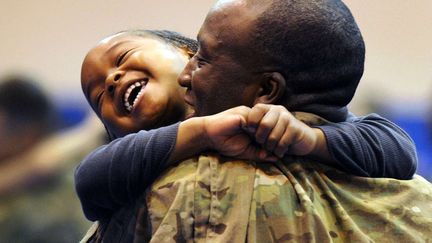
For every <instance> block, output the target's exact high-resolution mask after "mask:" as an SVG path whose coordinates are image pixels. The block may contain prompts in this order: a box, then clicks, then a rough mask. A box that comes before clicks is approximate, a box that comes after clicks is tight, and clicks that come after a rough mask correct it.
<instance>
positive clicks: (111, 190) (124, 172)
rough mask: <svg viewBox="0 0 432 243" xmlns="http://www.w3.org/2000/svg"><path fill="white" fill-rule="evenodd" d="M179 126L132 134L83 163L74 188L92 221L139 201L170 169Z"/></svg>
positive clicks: (102, 148)
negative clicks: (171, 154)
mask: <svg viewBox="0 0 432 243" xmlns="http://www.w3.org/2000/svg"><path fill="white" fill-rule="evenodd" d="M178 126H179V124H178V123H177V124H174V125H171V126H168V127H163V128H160V129H157V130H151V131H140V132H138V133H134V134H129V135H127V136H125V137H123V138H120V139H116V140H114V141H112V142H111V143H109V144H107V145H104V146H101V147H99V148H98V149H96V150H95V151H93V152H92V153H90V154H89V155H88V156H87V157H86V158H84V159H83V160H82V161H81V163H80V164H79V165H78V166H77V168H76V170H75V189H76V192H77V194H78V197H79V199H80V201H81V205H82V207H83V211H84V214H85V215H86V217H87V218H88V219H89V220H99V219H101V218H104V217H106V216H109V215H110V214H111V213H112V212H113V211H114V210H115V209H117V208H119V207H120V206H122V205H125V204H126V203H128V202H130V201H131V200H133V199H135V198H137V197H138V196H139V195H140V193H141V192H142V191H143V190H144V189H145V188H146V185H148V184H149V183H150V182H151V181H152V180H153V179H154V178H156V176H157V175H159V174H160V173H161V172H162V171H163V169H165V168H166V167H167V166H168V165H167V161H168V157H169V155H170V153H171V150H172V149H173V148H174V146H175V140H176V134H177V130H178Z"/></svg>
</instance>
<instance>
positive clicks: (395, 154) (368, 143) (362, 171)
mask: <svg viewBox="0 0 432 243" xmlns="http://www.w3.org/2000/svg"><path fill="white" fill-rule="evenodd" d="M318 128H320V129H321V130H322V131H323V132H324V134H325V137H326V139H327V146H328V149H329V152H330V155H331V156H332V157H333V158H334V160H335V161H336V162H337V165H338V167H340V168H341V169H342V170H344V171H346V172H348V173H350V174H354V175H359V176H368V177H390V178H396V179H410V178H412V176H413V175H414V173H415V171H416V169H417V154H416V148H415V144H414V142H413V140H412V139H411V138H410V137H409V135H408V134H407V133H406V132H405V131H403V130H402V129H401V128H400V127H398V126H397V125H396V124H394V123H393V122H391V121H389V120H387V119H385V118H383V117H381V116H379V115H377V114H370V115H367V116H364V117H355V116H350V117H349V118H348V119H347V121H345V122H340V123H331V124H329V125H324V126H319V127H318Z"/></svg>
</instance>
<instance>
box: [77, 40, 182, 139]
mask: <svg viewBox="0 0 432 243" xmlns="http://www.w3.org/2000/svg"><path fill="white" fill-rule="evenodd" d="M188 60H189V56H188V54H187V53H186V52H183V51H182V50H180V49H177V48H174V47H172V46H170V45H168V44H166V43H164V42H163V41H161V40H159V39H156V38H153V37H151V36H149V37H140V36H132V35H128V34H118V35H114V36H111V37H108V38H106V39H104V40H103V41H101V42H100V43H99V44H98V45H97V46H96V47H94V48H93V49H91V50H90V52H89V53H88V54H87V56H86V58H85V59H84V62H83V64H82V70H81V85H82V89H83V92H84V95H85V96H86V98H87V100H88V102H89V103H90V105H91V107H92V108H93V110H94V111H95V112H96V114H97V115H98V116H99V117H100V119H101V120H102V122H103V123H104V124H105V126H106V127H107V129H108V130H109V131H110V132H111V133H114V135H115V136H116V137H121V136H124V135H126V134H129V133H132V132H137V131H139V130H142V129H146V130H148V129H151V128H155V127H160V126H164V125H168V124H172V123H175V122H177V121H180V120H182V119H184V118H185V116H186V115H187V113H188V110H189V108H188V106H187V105H186V104H185V102H184V100H183V97H184V92H185V91H184V89H183V88H181V87H180V86H179V85H178V83H177V82H176V80H177V77H178V75H179V74H180V72H181V71H182V70H183V68H184V66H185V65H186V63H187V62H188Z"/></svg>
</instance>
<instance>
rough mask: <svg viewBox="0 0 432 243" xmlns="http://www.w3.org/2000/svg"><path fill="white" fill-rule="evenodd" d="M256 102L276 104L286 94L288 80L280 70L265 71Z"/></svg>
mask: <svg viewBox="0 0 432 243" xmlns="http://www.w3.org/2000/svg"><path fill="white" fill-rule="evenodd" d="M263 75H264V78H263V81H262V82H261V84H260V85H261V87H260V89H259V91H258V93H257V97H256V99H255V103H254V104H258V103H263V104H275V103H276V102H277V101H278V100H279V99H280V98H282V96H283V95H284V94H285V92H286V91H285V88H286V80H285V78H284V76H283V75H282V74H281V73H279V72H271V73H264V74H263Z"/></svg>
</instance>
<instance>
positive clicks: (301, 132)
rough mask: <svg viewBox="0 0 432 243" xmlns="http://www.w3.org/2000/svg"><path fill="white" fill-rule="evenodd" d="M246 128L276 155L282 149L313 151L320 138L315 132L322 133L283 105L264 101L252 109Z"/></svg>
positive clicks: (280, 155) (292, 152)
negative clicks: (297, 117) (269, 103)
mask: <svg viewBox="0 0 432 243" xmlns="http://www.w3.org/2000/svg"><path fill="white" fill-rule="evenodd" d="M247 129H248V131H249V132H250V133H251V134H253V136H254V137H255V140H256V141H257V142H258V143H259V144H261V145H262V146H263V148H265V149H267V151H269V152H273V153H274V154H275V155H276V156H278V157H283V156H284V155H285V153H289V154H293V155H307V154H311V153H313V152H314V151H315V150H316V149H317V140H318V139H320V138H319V134H318V133H320V132H321V133H322V131H321V130H319V129H316V128H311V127H309V126H307V125H306V124H304V123H303V122H301V121H299V120H297V119H296V118H295V117H294V116H293V115H292V114H291V113H290V112H289V111H288V110H287V109H286V108H285V107H283V106H278V105H267V104H257V105H255V106H254V107H253V108H252V109H251V111H250V112H249V114H248V117H247ZM321 142H322V141H321Z"/></svg>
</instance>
